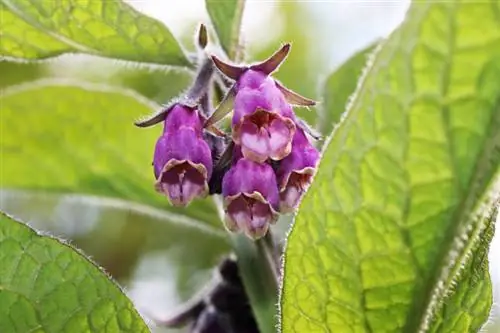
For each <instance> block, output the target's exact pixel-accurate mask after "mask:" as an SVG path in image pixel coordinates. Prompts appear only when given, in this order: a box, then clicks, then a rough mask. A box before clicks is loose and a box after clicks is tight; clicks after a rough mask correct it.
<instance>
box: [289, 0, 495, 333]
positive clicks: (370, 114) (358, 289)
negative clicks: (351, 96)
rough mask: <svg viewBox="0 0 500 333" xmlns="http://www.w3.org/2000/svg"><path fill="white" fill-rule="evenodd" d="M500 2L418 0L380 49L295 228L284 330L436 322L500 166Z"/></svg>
mask: <svg viewBox="0 0 500 333" xmlns="http://www.w3.org/2000/svg"><path fill="white" fill-rule="evenodd" d="M499 12H500V4H499V3H497V2H489V3H471V2H461V1H456V2H446V3H444V2H434V1H425V2H422V1H419V2H415V3H414V4H413V5H412V7H411V8H410V10H409V13H408V16H407V18H406V20H405V22H404V23H403V25H402V26H401V27H400V28H399V29H398V30H397V31H396V32H395V33H394V34H392V35H391V36H390V38H389V39H388V40H387V41H386V42H385V43H384V45H383V46H382V47H381V49H380V52H378V53H377V55H376V56H375V58H374V61H373V64H371V67H370V69H369V71H368V72H367V75H366V77H365V78H364V81H363V82H362V84H361V86H360V89H359V90H358V91H357V95H356V98H355V101H354V103H353V104H352V106H351V107H350V109H349V110H348V114H347V116H346V117H345V119H344V120H343V121H342V123H341V124H340V126H339V127H338V129H337V130H336V131H335V133H334V134H333V136H332V138H331V140H330V141H329V142H328V144H327V147H326V148H325V150H324V155H323V159H322V162H321V165H320V168H319V171H318V174H317V176H316V179H315V181H314V183H313V185H312V187H311V189H310V191H309V193H308V194H307V195H306V197H305V198H304V200H303V202H302V204H301V207H300V212H299V214H298V216H297V218H296V222H295V225H294V227H293V229H292V231H291V233H290V236H289V239H288V245H287V250H286V255H285V277H284V282H283V290H282V292H283V294H282V301H281V305H282V308H281V309H282V312H281V320H282V323H281V324H282V330H283V332H324V331H328V330H335V331H336V332H405V333H410V332H420V331H421V330H425V329H426V328H428V325H429V324H430V323H431V322H430V318H431V316H432V314H433V313H434V310H435V309H436V308H437V306H438V305H439V304H440V301H441V300H442V299H443V297H444V295H445V293H446V290H445V289H444V288H443V287H442V286H446V285H449V284H450V283H451V282H450V281H451V279H452V278H453V277H454V276H452V274H451V271H452V269H451V268H452V267H455V265H456V263H457V260H459V259H460V257H457V256H456V254H457V253H460V252H461V251H462V250H463V246H467V245H468V242H470V238H467V239H466V240H465V241H464V240H463V239H462V237H463V236H464V235H466V231H467V230H468V229H469V228H474V226H475V223H478V222H477V221H478V220H477V219H472V218H471V216H472V214H473V213H474V212H475V211H476V210H477V209H478V207H479V205H480V199H481V198H482V197H483V196H484V193H485V191H486V189H487V187H488V185H489V184H491V181H492V179H493V177H494V174H495V173H496V172H497V171H498V167H499V162H500V131H499V130H498V129H499V128H500V85H499V83H498V77H499V76H500V43H499V40H500V20H499V19H498V15H496V13H499ZM467 287H469V288H471V286H463V287H461V288H467ZM486 296H487V297H490V296H491V295H489V296H488V295H486ZM486 310H487V309H486V307H483V308H482V310H481V315H480V316H479V315H478V314H477V313H476V315H478V317H481V318H484V311H486ZM388 318H390V320H389V319H388Z"/></svg>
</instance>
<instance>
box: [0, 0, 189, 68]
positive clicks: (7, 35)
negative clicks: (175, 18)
mask: <svg viewBox="0 0 500 333" xmlns="http://www.w3.org/2000/svg"><path fill="white" fill-rule="evenodd" d="M0 17H1V18H2V25H1V32H0V35H1V36H2V38H1V39H0V55H2V56H9V57H14V58H24V59H43V58H47V57H52V56H55V55H59V54H62V53H67V52H78V53H90V54H96V55H101V56H104V57H112V58H119V59H124V60H133V61H140V62H149V63H158V64H167V65H181V66H186V65H189V62H188V60H187V59H186V57H185V55H184V53H183V51H182V49H181V47H180V46H179V44H178V43H177V41H176V40H175V38H174V37H173V36H172V34H171V33H170V31H169V30H168V29H167V28H166V27H165V26H164V25H163V24H162V23H161V22H159V21H156V20H155V19H153V18H150V17H148V16H145V15H142V14H141V13H139V12H137V11H136V10H135V9H133V8H132V7H131V6H129V5H128V4H126V3H124V2H122V1H118V0H114V1H79V0H63V1H57V2H55V1H44V0H24V1H15V0H1V1H0Z"/></svg>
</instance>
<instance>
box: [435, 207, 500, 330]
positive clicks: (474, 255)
mask: <svg viewBox="0 0 500 333" xmlns="http://www.w3.org/2000/svg"><path fill="white" fill-rule="evenodd" d="M499 204H500V202H497V203H495V204H494V205H493V207H492V209H491V210H490V211H488V212H487V214H486V216H484V217H481V218H484V219H485V221H484V222H482V223H479V224H478V225H482V228H483V229H479V230H471V232H470V233H469V237H474V239H475V242H473V243H471V247H472V249H468V250H469V253H467V252H465V251H464V254H463V255H466V256H467V257H466V259H467V260H465V264H463V266H462V264H460V265H459V266H457V267H455V268H454V270H455V271H457V274H458V275H459V276H458V278H457V280H456V281H453V283H452V284H451V285H450V286H446V287H447V288H448V289H449V290H448V296H447V297H446V298H445V299H444V302H443V304H441V306H440V308H439V311H438V312H437V313H436V315H435V317H434V318H433V323H432V325H431V329H430V332H436V333H437V332H442V333H446V332H477V331H479V329H480V328H481V326H482V325H483V323H484V322H485V321H486V319H487V318H488V315H489V310H490V308H491V304H492V301H493V299H492V295H491V293H492V290H491V289H492V288H491V281H490V274H489V271H488V268H489V267H488V266H489V265H488V250H489V243H490V242H491V239H492V238H493V234H494V232H495V230H494V229H495V227H494V223H495V220H496V218H497V213H498V208H499V206H498V205H499Z"/></svg>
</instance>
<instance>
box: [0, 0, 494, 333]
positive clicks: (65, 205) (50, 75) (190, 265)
mask: <svg viewBox="0 0 500 333" xmlns="http://www.w3.org/2000/svg"><path fill="white" fill-rule="evenodd" d="M129 2H130V3H132V4H133V1H129ZM262 6H270V7H272V16H271V17H270V18H269V19H268V20H267V21H266V22H264V23H263V24H265V27H264V28H265V29H270V30H272V31H270V32H272V33H270V35H269V36H266V38H263V40H262V43H259V44H257V43H255V44H252V45H250V46H249V47H247V49H246V58H245V60H246V61H249V62H252V61H256V60H259V59H264V58H266V57H268V56H269V55H270V54H271V53H272V52H274V51H275V50H276V49H277V47H279V45H281V43H282V42H286V41H291V42H292V43H293V48H292V52H291V54H290V56H289V59H288V60H287V61H286V62H285V64H284V65H283V66H282V67H281V68H280V71H279V72H278V73H277V75H276V76H277V78H278V79H279V80H281V81H282V82H283V83H284V84H285V85H286V86H288V87H290V88H291V89H293V90H295V91H297V92H299V93H300V94H302V95H304V96H307V97H310V98H314V99H317V100H319V101H320V102H322V101H323V100H322V94H323V91H324V84H325V83H326V81H327V77H328V75H329V74H330V73H331V72H332V70H333V69H335V68H336V67H338V65H339V64H340V63H341V62H342V61H344V60H346V59H347V57H349V56H350V55H352V54H353V53H355V52H357V51H359V50H362V49H364V48H365V47H367V46H368V45H370V44H371V43H372V42H373V41H374V40H375V39H376V38H378V37H380V36H379V35H377V34H382V32H383V31H378V32H373V31H371V32H370V31H367V32H366V33H365V35H366V36H367V37H366V38H357V39H356V41H355V42H353V43H351V44H350V45H349V47H348V48H347V49H346V48H342V45H346V44H345V40H343V38H344V39H345V38H350V37H349V36H348V37H346V36H345V34H346V32H345V31H342V30H341V29H339V30H333V29H330V28H331V27H335V26H340V25H341V24H342V20H341V18H342V15H343V14H342V13H335V14H334V13H333V10H335V8H337V9H342V8H344V10H345V8H346V6H345V5H344V6H342V5H339V6H337V7H335V6H334V5H331V6H330V7H331V10H332V13H331V14H332V15H331V17H330V18H329V17H328V15H329V13H322V15H319V16H318V9H311V6H310V4H308V3H307V2H298V1H297V2H292V1H277V2H274V3H273V4H271V5H270V3H269V2H267V4H266V5H265V4H264V3H262ZM366 6H367V7H370V5H369V4H368V5H366ZM372 6H373V5H372ZM330 7H328V6H324V7H322V8H330ZM379 7H381V8H379V9H378V10H379V17H380V19H381V20H383V15H384V6H383V5H382V6H379ZM400 7H401V8H403V10H404V6H400ZM368 9H370V8H368ZM372 9H373V8H372ZM385 9H391V8H390V6H388V7H386V8H385ZM362 10H363V11H366V10H367V8H364V9H362ZM398 11H399V12H402V10H401V9H396V10H395V9H394V8H392V9H391V13H392V15H393V16H394V15H395V14H394V12H398ZM347 16H349V15H347ZM317 17H322V18H323V19H314V18H317ZM325 17H326V19H330V20H333V21H334V22H333V23H332V24H331V25H329V27H328V28H326V29H325V27H324V25H323V23H324V19H325ZM335 20H336V21H335ZM396 21H397V20H396ZM335 22H337V23H335ZM198 24H199V21H195V20H193V21H192V22H188V23H186V24H184V25H183V28H182V31H181V32H180V33H178V34H177V36H176V37H177V38H178V39H179V40H180V42H181V44H182V45H183V47H184V48H185V49H186V50H188V51H192V50H193V45H192V36H193V32H194V31H195V30H196V27H197V25H198ZM371 24H376V22H375V23H373V22H372V23H371ZM369 25H370V22H368V24H365V26H369ZM387 25H388V26H391V23H388V24H387ZM394 27H395V24H392V28H394ZM169 28H171V29H172V30H176V29H173V28H174V27H170V26H169ZM383 29H386V30H388V29H389V28H387V27H386V28H383ZM383 29H382V30H383ZM177 30H178V29H177ZM276 32H277V33H276ZM351 32H352V34H353V38H356V36H354V35H356V34H359V32H358V31H357V30H352V31H351ZM347 33H348V32H347ZM247 34H248V33H247ZM361 34H363V32H361ZM244 38H245V35H244ZM212 40H213V39H212ZM337 41H338V42H339V43H338V45H341V46H340V47H339V49H338V52H337V51H334V52H333V55H332V51H331V50H330V49H329V48H328V47H327V46H328V45H336V42H337ZM256 45H257V46H256ZM332 59H334V60H332ZM0 73H1V74H0V88H2V89H5V88H6V89H8V88H9V87H10V86H13V85H17V84H22V83H26V82H29V81H34V80H38V79H72V80H79V81H85V82H90V83H99V84H101V85H102V84H106V85H109V86H112V87H118V88H126V89H130V90H132V91H135V92H137V93H139V94H140V95H142V96H144V97H146V98H148V99H151V100H153V101H155V102H156V103H159V104H161V103H166V102H167V101H168V100H169V99H171V98H173V97H175V96H176V95H178V94H179V93H180V92H182V91H183V90H184V89H185V88H186V87H187V85H188V84H189V81H190V78H191V73H190V72H189V71H187V70H185V69H181V68H174V67H172V68H168V67H155V66H137V65H135V64H132V63H127V62H121V61H113V60H109V59H104V58H98V57H93V56H84V55H64V56H60V57H58V58H56V59H51V60H46V61H40V62H34V63H19V62H12V61H5V60H3V61H0ZM349 74H350V75H352V73H349ZM333 84H335V83H333ZM346 89H347V90H350V89H352V88H350V87H347V88H346ZM345 98H347V97H345ZM342 108H343V106H342ZM78 111H79V109H78V105H75V115H78ZM96 111H99V114H96V115H95V116H94V121H95V122H104V121H113V120H112V119H109V118H107V116H106V114H105V113H104V112H105V111H106V110H96ZM115 111H116V110H115ZM118 112H119V110H118ZM321 112H322V111H321V103H320V104H319V106H318V107H316V108H312V109H305V108H303V109H299V110H298V111H297V113H298V115H299V116H300V117H302V118H304V119H305V120H307V122H308V123H310V124H312V125H314V126H315V127H317V128H318V129H323V128H322V127H321V126H320V125H321V121H322V119H324V117H320V116H319V115H321ZM133 120H135V119H129V122H130V128H127V129H126V130H125V131H124V133H125V132H127V135H128V136H130V135H132V134H131V132H132V131H136V132H137V133H138V136H137V140H138V139H139V138H140V135H139V133H140V131H145V130H144V129H136V128H134V127H133ZM19 121H20V120H19ZM124 124H125V123H124ZM76 125H78V122H77V123H76ZM105 128H106V127H105V126H104V127H103V129H104V130H105ZM329 129H330V128H328V130H329ZM147 131H150V134H149V135H151V136H153V135H152V134H151V133H155V134H154V135H159V133H160V132H159V131H160V129H159V128H154V129H148V130H147ZM101 134H102V135H105V132H103V133H101ZM124 135H125V134H124ZM97 139H99V138H97ZM22 144H25V145H29V144H30V142H23V143H22ZM136 146H137V147H139V146H140V143H139V144H136ZM126 148H127V147H124V148H123V149H124V151H123V153H124V154H126V153H127V152H126ZM74 149H78V147H74ZM142 149H143V154H142V155H144V156H151V158H152V153H153V146H152V145H149V143H148V144H144V145H143V146H142ZM2 158H5V156H4V157H2ZM7 158H8V157H7ZM142 162H143V165H144V170H142V172H143V173H144V175H143V177H141V180H142V179H144V181H147V179H149V182H150V184H151V188H152V186H153V175H152V170H151V168H150V160H148V161H142ZM34 164H35V165H33V167H35V168H36V161H34ZM122 176H123V175H122ZM130 176H131V177H133V176H134V175H130ZM157 199H158V200H155V201H157V202H158V205H159V206H161V200H163V198H161V197H158V198H157ZM164 204H165V205H167V202H166V200H165V203H164ZM197 207H201V206H199V205H198V206H197ZM0 209H2V210H4V211H7V212H10V213H13V214H15V215H16V216H18V217H19V218H21V219H23V220H25V221H28V223H29V224H30V225H32V226H34V227H36V228H37V229H40V230H45V231H47V232H50V233H52V234H55V235H58V236H61V237H63V238H65V239H69V240H71V242H72V243H73V244H74V245H76V246H77V247H78V248H81V249H82V250H83V251H84V252H85V253H86V254H88V255H90V256H91V257H92V258H93V259H94V260H95V261H97V262H98V263H99V264H101V265H102V266H103V267H104V268H105V269H106V270H107V271H108V272H109V273H110V274H111V276H112V277H113V278H115V279H116V280H117V281H118V282H119V283H120V284H121V285H122V286H124V288H125V290H126V292H127V293H128V294H129V296H131V297H132V299H133V300H134V301H135V303H136V304H137V306H138V308H139V310H140V311H142V312H143V313H144V314H146V315H152V316H154V317H158V318H164V317H166V316H168V314H171V313H174V312H175V310H176V309H177V308H178V306H180V305H181V304H182V303H183V302H185V301H186V300H188V299H189V298H190V297H191V296H192V295H193V294H195V293H196V292H197V291H199V290H200V288H202V286H203V285H204V284H205V283H206V282H207V281H208V280H209V279H210V277H211V275H212V268H213V267H214V266H215V265H216V264H217V263H218V262H219V261H220V259H221V258H222V257H223V256H224V255H225V254H227V253H228V251H230V245H229V244H228V243H227V241H226V240H225V238H224V237H223V236H224V230H223V227H222V225H219V222H218V221H217V220H214V221H210V222H213V223H210V222H209V224H210V226H209V228H210V232H207V230H206V229H203V228H199V227H196V226H193V225H191V224H189V223H182V221H181V222H172V218H171V216H165V213H164V212H162V211H161V210H158V209H155V208H152V207H149V206H146V205H141V204H133V205H132V204H130V203H129V202H125V201H120V200H115V199H109V200H108V199H106V200H101V199H97V198H95V197H91V196H80V195H63V196H60V195H57V194H54V193H45V192H44V193H39V192H36V193H35V192H29V191H17V190H16V191H12V190H2V192H1V193H0ZM189 209H195V208H193V207H191V208H189ZM203 214H205V212H204V211H200V212H192V214H191V213H190V214H189V215H194V216H200V215H203ZM214 216H216V215H215V213H214V212H212V213H211V214H209V215H208V216H207V219H210V218H212V217H214ZM181 220H182V219H181ZM290 220H291V218H290V217H289V216H285V217H284V218H282V221H281V222H280V224H279V226H278V228H277V229H278V230H279V232H278V233H277V235H278V236H277V237H278V238H279V240H283V238H284V233H285V231H286V229H287V226H288V224H289V222H290ZM491 329H492V330H491V332H498V331H500V327H498V328H497V329H496V330H495V328H494V327H492V328H491ZM157 331H158V332H164V331H166V330H157Z"/></svg>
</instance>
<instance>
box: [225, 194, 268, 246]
mask: <svg viewBox="0 0 500 333" xmlns="http://www.w3.org/2000/svg"><path fill="white" fill-rule="evenodd" d="M275 220H276V213H275V212H274V211H273V210H272V209H271V206H270V205H269V204H268V203H265V202H261V201H259V200H256V199H254V198H250V197H247V196H246V195H244V194H242V195H239V196H238V197H236V198H235V199H233V200H232V201H231V202H230V203H229V204H228V206H227V208H226V226H227V228H228V229H229V230H231V231H240V230H241V231H244V232H245V233H246V234H247V235H248V236H249V237H251V238H254V239H256V238H260V237H262V236H264V235H265V234H266V232H267V230H268V228H269V224H272V223H274V221H275Z"/></svg>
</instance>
